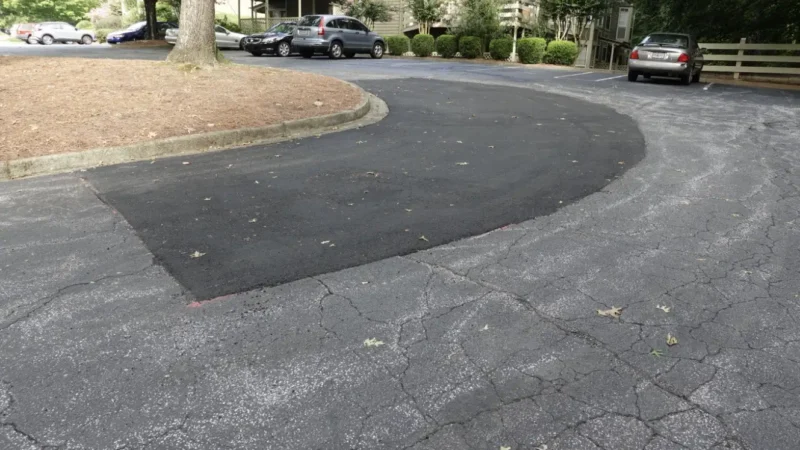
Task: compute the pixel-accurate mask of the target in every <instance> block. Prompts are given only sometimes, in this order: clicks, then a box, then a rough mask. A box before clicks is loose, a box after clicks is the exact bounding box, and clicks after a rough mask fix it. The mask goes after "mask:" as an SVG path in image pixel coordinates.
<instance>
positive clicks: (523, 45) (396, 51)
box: [98, 31, 578, 66]
mask: <svg viewBox="0 0 800 450" xmlns="http://www.w3.org/2000/svg"><path fill="white" fill-rule="evenodd" d="M98 39H99V31H98ZM386 43H387V45H388V46H389V53H391V54H392V55H402V54H404V53H406V52H408V50H409V48H410V49H411V51H412V52H414V54H415V55H416V56H420V57H426V56H430V55H431V54H432V53H433V51H434V50H436V53H437V54H438V55H439V56H441V57H442V58H453V57H454V56H456V54H457V53H461V57H463V58H466V59H474V58H478V57H480V56H482V55H483V52H482V51H481V41H480V38H478V37H475V36H462V37H461V38H460V39H458V38H457V37H456V36H453V35H451V34H444V35H442V36H439V37H438V38H437V39H436V40H435V41H434V39H433V36H431V35H428V34H418V35H416V36H414V38H413V39H410V40H409V39H408V37H406V36H403V35H400V36H389V37H388V38H386ZM513 45H514V44H513V41H512V39H511V38H509V37H502V38H497V39H493V40H492V41H491V42H490V43H489V53H490V54H491V55H492V58H493V59H496V60H498V61H505V60H507V59H508V58H509V57H510V56H511V51H512V49H513ZM517 54H518V56H519V61H520V62H521V63H523V64H539V63H541V62H545V63H547V64H558V65H564V66H571V65H572V64H574V63H575V60H576V59H577V58H578V46H577V45H575V43H574V42H572V41H550V43H549V44H548V43H547V41H545V40H544V39H543V38H524V39H519V40H517Z"/></svg>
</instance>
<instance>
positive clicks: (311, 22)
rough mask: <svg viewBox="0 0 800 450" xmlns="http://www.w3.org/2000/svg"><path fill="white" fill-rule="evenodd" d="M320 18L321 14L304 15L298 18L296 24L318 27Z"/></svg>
mask: <svg viewBox="0 0 800 450" xmlns="http://www.w3.org/2000/svg"><path fill="white" fill-rule="evenodd" d="M320 19H322V16H305V17H301V18H300V20H299V21H298V22H297V26H299V27H318V26H319V21H320Z"/></svg>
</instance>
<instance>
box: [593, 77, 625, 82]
mask: <svg viewBox="0 0 800 450" xmlns="http://www.w3.org/2000/svg"><path fill="white" fill-rule="evenodd" d="M622 77H627V75H617V76H615V77H608V78H600V79H599V80H594V82H595V83H597V82H598V81H608V80H615V79H617V78H622Z"/></svg>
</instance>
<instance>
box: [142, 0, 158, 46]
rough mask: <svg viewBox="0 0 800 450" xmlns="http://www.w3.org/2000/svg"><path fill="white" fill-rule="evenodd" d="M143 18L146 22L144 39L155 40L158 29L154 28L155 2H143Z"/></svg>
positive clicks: (152, 0) (146, 0)
mask: <svg viewBox="0 0 800 450" xmlns="http://www.w3.org/2000/svg"><path fill="white" fill-rule="evenodd" d="M144 17H145V20H146V21H147V34H145V36H144V38H145V39H149V40H151V41H152V40H155V39H156V38H157V37H158V28H157V26H156V22H157V20H156V0H144Z"/></svg>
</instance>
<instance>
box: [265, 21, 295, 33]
mask: <svg viewBox="0 0 800 450" xmlns="http://www.w3.org/2000/svg"><path fill="white" fill-rule="evenodd" d="M293 30H294V26H293V25H290V24H288V23H279V24H277V25H275V26H274V27H272V28H270V29H269V31H271V32H273V33H286V34H289V33H291V32H292V31H293Z"/></svg>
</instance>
